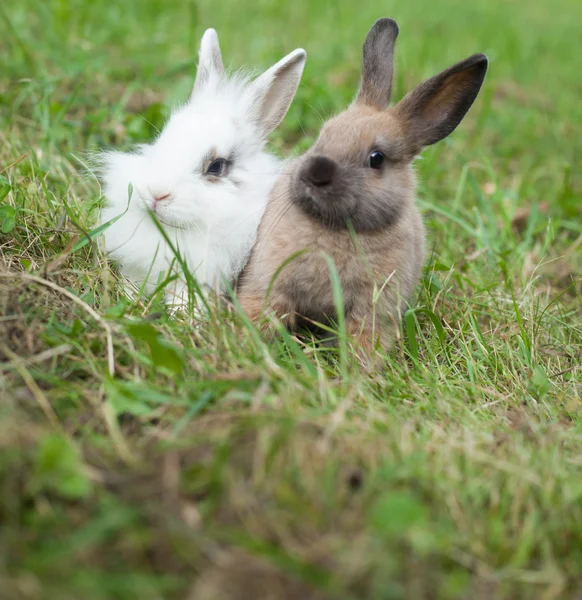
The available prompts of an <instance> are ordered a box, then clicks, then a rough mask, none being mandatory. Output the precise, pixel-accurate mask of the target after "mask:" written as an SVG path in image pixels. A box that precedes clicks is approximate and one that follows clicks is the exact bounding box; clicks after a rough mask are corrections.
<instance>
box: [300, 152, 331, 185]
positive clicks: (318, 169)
mask: <svg viewBox="0 0 582 600" xmlns="http://www.w3.org/2000/svg"><path fill="white" fill-rule="evenodd" d="M335 172H336V164H335V163H334V162H333V160H330V159H329V158H326V157H325V156H316V157H315V158H313V159H312V160H311V162H310V163H309V166H308V167H307V169H306V173H305V176H306V179H307V181H308V182H309V183H311V184H312V185H314V186H316V187H323V186H325V185H329V184H330V183H331V182H332V180H333V176H334V175H335Z"/></svg>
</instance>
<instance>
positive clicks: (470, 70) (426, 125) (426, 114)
mask: <svg viewBox="0 0 582 600" xmlns="http://www.w3.org/2000/svg"><path fill="white" fill-rule="evenodd" d="M487 65H488V60H487V57H486V56H485V55H484V54H474V55H473V56H470V57H469V58H467V59H465V60H463V61H461V62H459V63H457V64H456V65H453V66H452V67H450V68H449V69H446V70H445V71H443V72H442V73H439V74H438V75H435V76H434V77H431V78H430V79H427V80H426V81H425V82H424V83H421V84H420V85H419V86H418V87H416V88H415V89H414V90H412V92H410V93H408V94H407V95H406V96H405V97H404V98H403V99H402V100H401V101H400V102H399V103H398V104H397V105H396V106H395V107H394V111H395V113H396V115H397V116H398V117H399V119H400V120H401V121H402V122H403V125H404V128H405V130H406V131H407V133H408V135H409V136H410V143H411V144H412V146H413V150H414V151H415V152H418V151H420V150H421V149H422V147H423V146H429V145H430V144H435V143H436V142H438V141H440V140H442V139H443V138H445V137H447V136H448V135H449V134H450V133H452V132H453V131H454V130H455V128H456V127H457V125H458V124H459V123H460V122H461V121H462V120H463V117H464V116H465V115H466V114H467V111H468V110H469V109H470V108H471V105H472V104H473V102H474V101H475V98H477V94H478V93H479V90H480V89H481V85H482V84H483V80H484V79H485V74H486V73H487Z"/></svg>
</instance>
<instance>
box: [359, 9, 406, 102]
mask: <svg viewBox="0 0 582 600" xmlns="http://www.w3.org/2000/svg"><path fill="white" fill-rule="evenodd" d="M397 37H398V25H396V22H395V21H393V20H392V19H378V20H377V21H376V22H375V23H374V25H373V26H372V29H370V31H369V33H368V35H367V37H366V41H365V42H364V64H363V70H362V83H361V84H360V89H359V91H358V95H357V96H356V104H364V105H366V106H372V107H374V108H377V109H379V110H383V109H385V108H386V107H387V106H388V102H390V94H391V92H392V73H393V72H394V44H395V43H396V38H397Z"/></svg>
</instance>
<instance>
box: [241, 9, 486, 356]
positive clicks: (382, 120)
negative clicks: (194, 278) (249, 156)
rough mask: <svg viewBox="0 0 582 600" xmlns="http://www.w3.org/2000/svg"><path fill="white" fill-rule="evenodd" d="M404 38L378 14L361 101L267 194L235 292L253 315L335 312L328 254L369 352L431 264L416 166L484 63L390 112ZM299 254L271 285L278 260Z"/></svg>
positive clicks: (471, 96)
mask: <svg viewBox="0 0 582 600" xmlns="http://www.w3.org/2000/svg"><path fill="white" fill-rule="evenodd" d="M397 36H398V26H397V25H396V23H395V22H394V21H393V20H392V19H379V20H378V21H376V23H375V24H374V26H373V27H372V29H371V30H370V32H369V33H368V36H367V38H366V42H365V44H364V61H363V74H362V81H361V86H360V90H359V92H358V94H357V96H356V99H355V101H354V103H353V104H352V105H351V106H350V107H349V108H348V109H347V110H346V111H345V112H343V113H341V114H340V115H338V116H336V117H334V118H332V119H331V120H329V121H328V122H327V123H325V125H324V126H323V129H322V130H321V133H320V136H319V138H318V140H317V141H316V142H315V144H314V145H313V146H312V147H311V148H310V150H309V151H308V152H307V153H306V154H305V155H304V156H302V157H300V158H299V159H297V160H296V161H295V162H294V163H293V164H292V165H291V167H290V170H289V172H288V173H286V174H284V175H282V176H281V177H280V178H279V180H278V181H277V184H276V185H275V187H274V189H273V191H272V193H271V196H270V199H269V203H268V205H267V210H266V212H265V214H264V216H263V219H262V221H261V224H260V227H259V233H258V238H257V242H256V244H255V247H254V249H253V251H252V253H251V257H250V259H249V263H248V264H247V267H246V268H245V270H244V272H243V274H242V277H241V279H240V282H239V290H238V297H239V302H240V304H241V307H242V308H243V310H244V311H245V313H246V314H247V315H248V316H249V318H250V319H251V320H252V321H254V322H255V323H258V322H259V321H260V319H261V315H262V312H263V310H264V309H265V308H270V309H271V310H273V311H274V312H275V314H276V315H277V316H278V317H279V318H280V319H281V320H282V322H283V323H284V324H285V325H287V326H288V327H290V328H294V327H295V326H296V325H297V324H298V320H301V321H302V322H308V323H309V322H316V323H329V321H330V320H334V319H336V317H337V315H336V310H335V304H334V300H333V293H332V285H331V277H330V270H329V266H328V263H327V261H326V259H325V257H324V254H327V255H328V256H330V257H331V258H332V259H333V261H334V263H335V265H336V268H337V271H338V274H339V278H340V281H341V284H342V290H343V302H344V313H345V319H346V327H347V329H348V331H349V332H350V333H351V334H352V335H354V336H356V337H357V339H358V342H359V344H360V346H361V347H362V349H363V350H364V351H366V352H368V351H370V350H371V349H372V348H373V347H374V345H375V343H376V342H377V340H378V339H379V340H380V342H381V344H382V345H383V346H384V347H388V346H389V344H390V342H391V340H392V339H393V334H394V332H395V325H397V323H398V319H399V316H400V314H401V308H402V306H403V302H404V303H405V302H406V300H407V299H408V298H409V297H410V295H411V294H412V292H413V291H414V289H415V287H416V285H417V283H418V280H419V278H420V274H421V270H422V265H423V261H424V228H423V224H422V220H421V217H420V214H419V212H418V209H417V208H416V206H415V180H414V174H413V171H412V168H411V163H412V161H413V160H414V158H415V157H416V156H417V155H418V154H419V153H420V152H421V151H422V149H423V148H424V147H425V146H428V145H430V144H434V143H436V142H438V141H440V140H442V139H443V138H445V137H446V136H448V135H449V134H450V133H451V132H452V131H453V130H454V129H455V128H456V127H457V125H458V124H459V123H460V122H461V120H462V119H463V117H464V116H465V114H466V113H467V111H468V110H469V108H470V107H471V105H472V104H473V102H474V100H475V98H476V97H477V94H478V93H479V90H480V88H481V85H482V83H483V80H484V78H485V73H486V71H487V62H488V61H487V57H486V56H485V55H483V54H475V55H474V56H471V57H470V58H467V59H466V60H464V61H462V62H460V63H457V64H456V65H454V66H452V67H451V68H449V69H447V70H446V71H443V72H442V73H440V74H439V75H436V76H434V77H432V78H430V79H428V80H427V81H425V82H424V83H422V84H421V85H419V86H418V87H417V88H416V89H414V90H413V91H412V92H410V93H409V94H408V95H407V96H406V97H405V98H404V99H403V100H401V101H400V102H399V103H398V104H397V105H396V106H394V107H391V108H388V109H387V105H388V102H389V100H390V92H391V87H392V71H393V57H394V43H395V41H396V37H397ZM300 251H305V252H304V253H303V254H301V255H299V256H297V257H296V258H295V259H294V260H292V261H290V262H289V263H288V264H287V265H286V266H285V267H284V268H283V270H282V271H281V273H279V274H278V277H277V278H276V279H275V281H274V284H273V285H272V288H271V289H269V287H270V284H271V281H272V280H273V277H274V275H275V274H276V273H277V271H278V269H279V267H280V266H281V265H282V264H283V263H284V262H285V260H286V259H288V258H289V257H290V256H292V255H294V254H295V253H298V252H300ZM267 292H269V294H268V295H269V297H268V298H267Z"/></svg>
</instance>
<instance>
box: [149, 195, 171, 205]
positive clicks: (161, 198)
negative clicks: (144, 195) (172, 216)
mask: <svg viewBox="0 0 582 600" xmlns="http://www.w3.org/2000/svg"><path fill="white" fill-rule="evenodd" d="M152 196H153V197H154V202H156V203H157V202H163V201H164V200H167V199H168V198H169V197H170V194H169V193H167V194H152Z"/></svg>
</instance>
